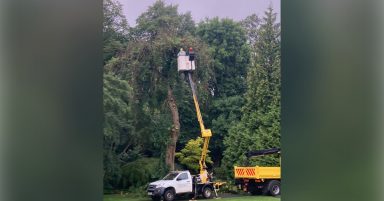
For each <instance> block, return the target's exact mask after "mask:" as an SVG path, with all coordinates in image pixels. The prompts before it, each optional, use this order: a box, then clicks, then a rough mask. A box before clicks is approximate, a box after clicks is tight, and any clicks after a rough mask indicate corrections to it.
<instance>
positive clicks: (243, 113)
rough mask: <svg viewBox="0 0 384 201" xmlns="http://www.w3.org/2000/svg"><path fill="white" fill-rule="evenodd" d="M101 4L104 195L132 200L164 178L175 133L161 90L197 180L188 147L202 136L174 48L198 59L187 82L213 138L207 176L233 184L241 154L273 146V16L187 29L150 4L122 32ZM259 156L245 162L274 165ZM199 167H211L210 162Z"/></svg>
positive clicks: (195, 157)
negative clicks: (172, 104) (170, 99)
mask: <svg viewBox="0 0 384 201" xmlns="http://www.w3.org/2000/svg"><path fill="white" fill-rule="evenodd" d="M103 6H104V7H103V8H104V15H105V18H104V26H103V36H104V49H103V51H104V86H103V92H104V122H103V126H104V130H103V131H104V136H103V137H104V188H105V189H126V191H128V192H130V193H133V192H138V193H137V195H138V196H139V195H140V193H139V192H142V191H143V189H144V186H145V185H146V184H147V183H148V182H149V181H151V180H156V179H158V178H160V177H162V176H164V174H165V173H166V172H167V167H166V165H165V154H166V150H167V145H169V143H170V133H171V130H172V128H173V122H172V120H173V118H172V114H171V113H170V109H169V106H168V104H167V94H168V92H169V90H171V91H172V93H173V95H174V97H175V101H176V103H177V109H178V111H179V117H180V126H181V127H180V137H179V138H178V139H177V148H178V149H177V150H179V152H178V153H177V154H176V157H177V158H178V160H179V162H180V164H181V165H182V166H184V167H186V168H188V169H190V170H191V171H195V172H196V173H197V171H198V169H199V166H198V162H199V159H200V155H201V147H202V143H203V141H202V138H197V139H195V138H196V136H199V135H200V129H199V125H198V121H197V118H196V112H195V108H194V105H193V100H192V94H191V89H190V86H189V84H188V83H187V82H186V79H185V75H184V74H180V73H178V72H177V63H176V55H177V53H178V52H179V50H180V48H184V49H187V48H188V47H193V48H194V50H195V52H196V53H197V55H196V65H197V69H196V71H195V72H193V79H194V81H195V82H196V86H197V93H198V99H199V103H200V108H201V110H202V115H203V119H204V120H205V124H206V126H207V128H211V129H212V132H213V137H212V138H211V142H210V146H209V147H210V150H211V151H212V152H211V153H210V156H211V157H212V159H213V160H214V161H215V165H216V166H219V168H216V169H214V174H215V175H214V176H215V177H218V178H221V179H224V178H226V177H230V176H232V175H233V166H234V165H241V164H243V163H245V162H247V161H248V160H247V159H246V158H245V155H244V154H245V153H246V152H247V151H250V150H256V149H263V148H271V147H279V139H280V88H281V87H280V30H279V25H278V24H277V23H276V22H275V15H274V14H273V12H272V10H268V12H266V17H265V18H263V19H259V18H258V17H257V16H256V15H252V16H249V17H247V18H246V19H245V20H243V21H241V22H234V21H233V20H230V19H218V18H214V19H211V20H206V21H204V22H201V23H199V25H198V26H195V23H194V21H193V20H192V17H191V14H190V13H184V14H183V13H179V12H178V10H177V6H174V5H166V4H165V3H164V2H163V1H156V2H155V3H154V4H153V5H152V6H151V7H149V8H148V10H147V11H145V12H144V13H142V14H141V16H140V17H139V18H138V19H137V25H136V26H135V27H132V28H129V27H128V24H127V23H126V19H125V17H124V16H123V15H122V7H121V4H120V3H118V2H117V1H116V0H104V4H103ZM191 139H192V140H191ZM223 156H224V157H223ZM263 158H264V159H262V160H260V159H257V160H254V159H252V160H251V164H253V165H254V164H259V165H271V164H275V163H276V162H277V158H275V157H263ZM221 159H222V160H221ZM220 162H221V164H220ZM207 163H209V164H213V162H212V160H211V158H207ZM134 194H135V195H136V193H134Z"/></svg>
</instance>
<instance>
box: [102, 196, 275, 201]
mask: <svg viewBox="0 0 384 201" xmlns="http://www.w3.org/2000/svg"><path fill="white" fill-rule="evenodd" d="M199 200H203V199H198V200H197V201H199ZM210 200H211V201H215V200H223V201H243V200H244V201H280V198H275V197H271V196H239V197H231V198H219V199H210ZM104 201H151V199H150V198H134V197H124V196H122V195H104ZM175 201H182V200H181V199H177V200H175Z"/></svg>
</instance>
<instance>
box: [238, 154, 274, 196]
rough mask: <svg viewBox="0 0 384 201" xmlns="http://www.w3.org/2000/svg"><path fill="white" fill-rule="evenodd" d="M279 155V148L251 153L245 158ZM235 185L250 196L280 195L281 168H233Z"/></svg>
mask: <svg viewBox="0 0 384 201" xmlns="http://www.w3.org/2000/svg"><path fill="white" fill-rule="evenodd" d="M269 154H280V149H279V148H273V149H265V150H258V151H251V152H248V153H247V154H246V156H247V158H248V159H249V158H251V157H257V156H264V155H269ZM234 173H235V184H236V185H238V187H239V188H240V189H242V190H243V191H245V192H250V193H251V194H252V195H259V194H263V195H267V194H269V195H272V196H277V195H280V192H281V190H280V182H281V168H280V166H279V167H260V166H254V167H247V166H245V167H239V166H235V168H234Z"/></svg>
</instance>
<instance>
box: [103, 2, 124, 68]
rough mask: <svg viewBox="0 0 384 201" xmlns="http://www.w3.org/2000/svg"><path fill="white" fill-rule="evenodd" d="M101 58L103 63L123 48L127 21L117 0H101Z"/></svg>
mask: <svg viewBox="0 0 384 201" xmlns="http://www.w3.org/2000/svg"><path fill="white" fill-rule="evenodd" d="M103 13H104V21H103V43H104V45H103V58H104V63H105V62H107V61H108V60H110V59H111V58H112V57H113V56H116V54H118V53H119V52H122V51H123V49H124V44H125V42H126V40H127V34H128V23H127V20H126V18H125V16H124V15H123V8H122V5H121V3H120V2H119V1H117V0H103Z"/></svg>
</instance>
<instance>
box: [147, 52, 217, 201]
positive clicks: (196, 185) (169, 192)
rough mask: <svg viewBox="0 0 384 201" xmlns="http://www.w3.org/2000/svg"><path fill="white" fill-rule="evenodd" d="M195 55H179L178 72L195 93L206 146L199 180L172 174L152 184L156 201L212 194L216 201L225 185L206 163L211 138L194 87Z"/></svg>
mask: <svg viewBox="0 0 384 201" xmlns="http://www.w3.org/2000/svg"><path fill="white" fill-rule="evenodd" d="M194 60H195V53H194V51H193V49H192V48H189V51H188V52H187V53H186V52H185V51H183V50H182V49H181V50H180V52H179V54H178V55H177V68H178V71H179V72H182V73H184V74H185V75H187V79H188V80H189V84H190V86H191V89H192V97H193V102H194V105H195V109H196V114H197V120H198V122H199V125H200V131H201V137H202V138H203V139H204V144H203V148H202V152H201V157H200V160H199V167H200V174H199V175H198V176H195V175H191V173H190V172H189V171H172V172H170V173H169V174H168V175H167V176H165V177H164V178H163V179H161V180H158V181H155V182H152V183H150V184H149V185H148V189H147V194H148V196H150V197H151V198H152V200H153V201H159V200H161V199H162V198H163V199H164V200H165V201H173V200H174V199H175V197H176V196H177V195H185V194H187V195H192V196H193V197H194V198H196V197H197V196H199V195H202V196H203V197H204V198H212V197H213V193H215V195H216V197H217V189H218V188H219V187H220V186H221V185H222V184H224V182H213V181H212V177H211V174H209V173H208V171H207V166H206V164H205V160H206V158H207V153H208V145H209V139H210V138H211V136H212V132H211V130H210V129H206V128H205V126H204V122H203V117H202V115H201V112H200V107H199V102H198V100H197V93H196V87H195V83H194V82H193V79H192V71H193V70H195V61H194Z"/></svg>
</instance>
